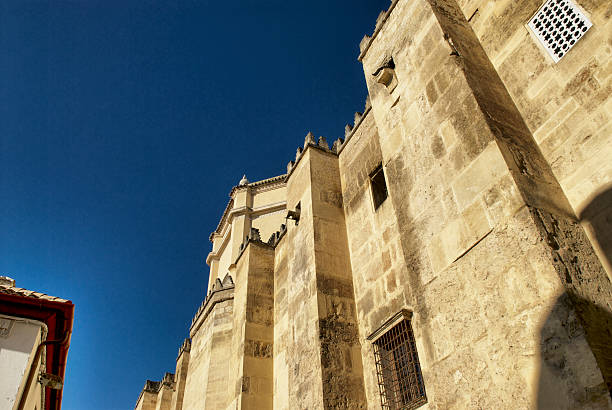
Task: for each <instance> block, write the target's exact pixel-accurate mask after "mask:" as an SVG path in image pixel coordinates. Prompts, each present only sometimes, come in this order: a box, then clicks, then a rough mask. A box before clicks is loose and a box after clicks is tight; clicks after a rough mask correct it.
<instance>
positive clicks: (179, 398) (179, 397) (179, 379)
mask: <svg viewBox="0 0 612 410" xmlns="http://www.w3.org/2000/svg"><path fill="white" fill-rule="evenodd" d="M190 351H191V339H185V341H184V342H183V345H182V346H181V347H180V349H179V354H178V357H177V358H176V372H175V373H174V374H175V382H176V388H175V390H174V394H173V395H172V405H171V407H170V408H171V409H172V410H181V409H182V408H183V398H184V397H185V385H186V384H187V372H188V370H189V357H190Z"/></svg>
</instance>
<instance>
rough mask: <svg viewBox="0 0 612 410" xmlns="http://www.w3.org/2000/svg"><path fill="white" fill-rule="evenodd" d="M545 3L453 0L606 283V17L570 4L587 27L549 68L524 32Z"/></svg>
mask: <svg viewBox="0 0 612 410" xmlns="http://www.w3.org/2000/svg"><path fill="white" fill-rule="evenodd" d="M542 3H543V2H540V1H502V2H495V4H493V3H491V2H485V1H477V0H463V1H459V5H460V7H461V11H462V12H463V14H464V15H466V16H473V17H472V19H471V20H470V25H471V27H472V28H473V30H474V32H475V34H476V36H477V37H478V39H479V40H480V42H481V44H482V46H483V48H484V50H485V51H486V53H487V55H488V56H489V58H490V60H491V62H492V64H493V65H494V66H495V68H496V70H497V71H498V72H499V75H500V77H501V79H502V81H503V82H504V84H505V86H506V87H507V89H508V91H509V92H510V94H511V95H512V98H513V100H514V102H515V103H516V105H517V107H518V109H519V111H520V112H521V114H522V115H523V117H524V118H525V122H526V124H527V126H528V127H529V129H530V130H531V132H532V133H533V135H534V137H535V140H536V141H537V143H538V145H539V147H540V148H541V150H542V153H543V155H544V157H545V158H546V159H547V160H548V161H549V162H550V164H551V166H552V169H553V172H554V174H555V176H556V177H557V179H558V180H559V182H560V184H561V186H562V187H563V190H564V191H565V193H566V195H567V197H568V199H569V201H570V202H571V204H572V206H573V208H574V210H575V211H576V214H577V215H578V216H579V217H580V219H581V221H582V222H583V224H584V226H585V227H586V229H587V233H588V234H589V237H590V238H591V240H592V242H593V244H594V247H595V250H596V252H597V253H598V255H599V257H600V259H601V260H602V263H603V264H604V267H605V268H606V270H607V272H608V275H611V276H612V263H611V261H612V235H611V234H610V232H612V210H611V209H610V208H611V207H610V203H611V202H612V191H611V188H612V164H611V162H610V161H609V158H610V154H611V153H612V128H611V127H612V98H611V95H612V66H611V63H610V55H611V46H610V41H609V40H610V34H609V33H610V32H611V31H612V21H611V19H610V16H611V15H612V10H611V6H610V4H608V2H605V1H582V0H578V1H576V2H575V3H576V4H577V6H578V7H579V8H581V10H582V11H583V12H584V13H585V14H586V16H587V17H588V18H589V20H590V21H591V22H592V23H593V26H592V27H591V28H590V29H589V30H588V31H587V32H586V34H585V36H584V37H582V38H581V39H580V40H579V41H578V42H577V43H576V44H575V45H574V47H573V48H572V49H571V50H570V51H569V52H568V53H567V54H566V55H565V56H564V57H563V58H562V59H561V60H560V61H559V62H558V63H555V62H554V61H553V60H552V59H551V58H550V57H549V56H548V54H547V53H546V51H545V50H544V49H543V47H542V46H541V45H540V44H539V42H538V41H537V39H536V38H535V36H534V35H533V34H532V33H531V32H530V31H529V30H528V28H527V27H526V23H527V21H528V20H529V19H530V18H531V17H532V16H533V14H534V13H535V12H536V11H537V10H538V8H539V7H540V6H541V5H542Z"/></svg>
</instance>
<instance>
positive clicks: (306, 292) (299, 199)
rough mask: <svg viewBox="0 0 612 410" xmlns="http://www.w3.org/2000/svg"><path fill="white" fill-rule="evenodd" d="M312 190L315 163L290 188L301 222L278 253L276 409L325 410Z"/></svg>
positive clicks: (301, 166)
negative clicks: (312, 170) (312, 167)
mask: <svg viewBox="0 0 612 410" xmlns="http://www.w3.org/2000/svg"><path fill="white" fill-rule="evenodd" d="M305 155H308V152H307V153H306V154H305ZM311 188H312V187H311V185H310V162H309V161H305V160H303V159H302V160H301V161H300V162H299V163H298V165H297V166H296V167H295V168H294V169H293V172H292V174H291V177H290V179H289V180H288V185H287V209H290V210H295V209H296V206H297V205H298V204H300V208H301V215H300V222H299V224H298V225H297V226H295V224H293V223H290V225H289V226H288V227H287V231H286V234H285V235H284V236H283V237H282V238H281V239H280V242H279V243H278V244H277V245H276V248H275V258H274V292H275V296H274V408H275V409H291V410H293V409H299V410H305V409H321V408H323V383H322V378H321V374H322V368H321V349H320V345H319V315H318V301H317V286H316V272H315V252H314V232H313V230H312V220H313V214H312V195H311Z"/></svg>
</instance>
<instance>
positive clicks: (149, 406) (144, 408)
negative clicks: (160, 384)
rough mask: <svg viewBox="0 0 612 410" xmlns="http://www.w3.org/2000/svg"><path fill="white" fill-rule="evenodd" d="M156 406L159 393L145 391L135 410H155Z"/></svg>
mask: <svg viewBox="0 0 612 410" xmlns="http://www.w3.org/2000/svg"><path fill="white" fill-rule="evenodd" d="M156 405H157V393H155V392H151V391H147V390H145V391H143V392H142V393H141V394H140V397H139V398H138V402H137V403H136V407H134V410H155V406H156Z"/></svg>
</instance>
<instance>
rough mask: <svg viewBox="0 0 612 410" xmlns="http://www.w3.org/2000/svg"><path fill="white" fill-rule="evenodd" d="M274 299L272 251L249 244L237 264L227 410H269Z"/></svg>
mask: <svg viewBox="0 0 612 410" xmlns="http://www.w3.org/2000/svg"><path fill="white" fill-rule="evenodd" d="M273 297H274V249H273V248H272V247H271V246H269V245H267V244H264V243H262V242H259V241H256V240H251V241H248V242H247V243H246V244H245V247H244V248H243V251H242V253H241V255H240V256H239V258H238V261H237V262H236V287H235V293H234V315H233V334H232V340H231V345H230V346H229V347H230V348H231V360H230V373H229V378H228V379H227V380H226V385H227V388H228V395H229V400H230V401H229V404H228V407H227V408H228V409H252V410H256V409H261V410H264V409H272V391H273V359H272V354H273V341H274V314H273V309H274V300H273ZM225 348H227V346H226V347H225ZM218 408H221V407H218Z"/></svg>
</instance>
